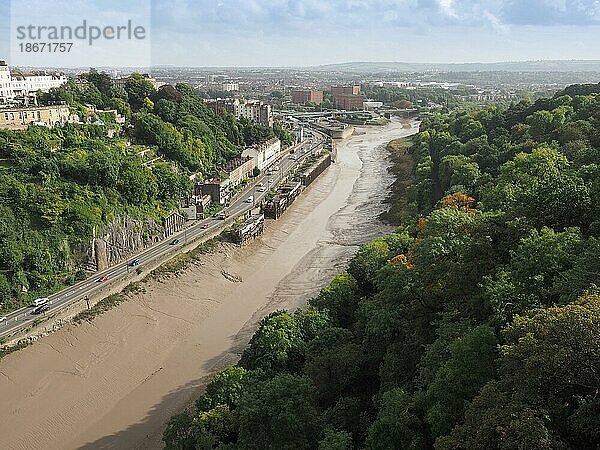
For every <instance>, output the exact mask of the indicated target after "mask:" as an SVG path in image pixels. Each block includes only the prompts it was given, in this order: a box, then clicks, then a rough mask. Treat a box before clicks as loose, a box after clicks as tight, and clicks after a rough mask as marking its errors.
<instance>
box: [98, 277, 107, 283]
mask: <svg viewBox="0 0 600 450" xmlns="http://www.w3.org/2000/svg"><path fill="white" fill-rule="evenodd" d="M98 281H99V282H101V283H102V282H104V281H108V275H104V276H101V277H100V278H98Z"/></svg>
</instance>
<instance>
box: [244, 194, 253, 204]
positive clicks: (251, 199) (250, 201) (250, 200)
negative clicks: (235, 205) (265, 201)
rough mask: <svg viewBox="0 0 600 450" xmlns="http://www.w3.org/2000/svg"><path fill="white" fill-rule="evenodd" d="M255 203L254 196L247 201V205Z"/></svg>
mask: <svg viewBox="0 0 600 450" xmlns="http://www.w3.org/2000/svg"><path fill="white" fill-rule="evenodd" d="M253 202H254V196H253V195H251V196H250V197H248V198H247V199H246V203H253Z"/></svg>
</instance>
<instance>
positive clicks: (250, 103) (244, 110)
mask: <svg viewBox="0 0 600 450" xmlns="http://www.w3.org/2000/svg"><path fill="white" fill-rule="evenodd" d="M233 106H234V109H233V110H234V114H235V117H236V119H238V120H239V119H241V118H242V117H245V118H246V119H249V120H251V121H253V122H254V123H257V124H259V125H262V126H265V127H269V128H273V109H272V107H271V105H270V104H268V103H264V102H262V101H260V100H245V101H244V100H242V101H239V100H238V101H237V103H236V102H234V105H233Z"/></svg>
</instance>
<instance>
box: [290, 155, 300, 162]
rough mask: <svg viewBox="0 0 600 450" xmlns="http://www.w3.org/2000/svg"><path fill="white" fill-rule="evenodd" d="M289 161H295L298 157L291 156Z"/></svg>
mask: <svg viewBox="0 0 600 450" xmlns="http://www.w3.org/2000/svg"><path fill="white" fill-rule="evenodd" d="M290 159H291V160H292V161H296V160H297V159H298V157H297V156H296V155H292V156H290Z"/></svg>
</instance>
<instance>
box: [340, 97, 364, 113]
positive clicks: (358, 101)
mask: <svg viewBox="0 0 600 450" xmlns="http://www.w3.org/2000/svg"><path fill="white" fill-rule="evenodd" d="M364 101H365V98H364V97H363V96H362V95H354V94H335V95H334V96H333V107H334V108H335V109H344V110H346V111H352V110H359V109H360V110H362V109H363V103H364Z"/></svg>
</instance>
